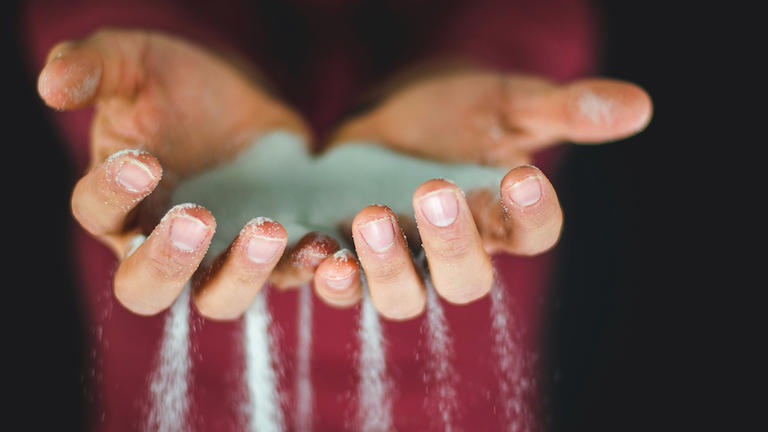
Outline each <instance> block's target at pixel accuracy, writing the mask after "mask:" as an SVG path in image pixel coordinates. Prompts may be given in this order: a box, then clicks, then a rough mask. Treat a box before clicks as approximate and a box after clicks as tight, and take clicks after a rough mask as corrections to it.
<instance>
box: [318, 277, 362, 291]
mask: <svg viewBox="0 0 768 432" xmlns="http://www.w3.org/2000/svg"><path fill="white" fill-rule="evenodd" d="M354 276H355V272H352V273H351V274H350V275H348V276H344V277H342V278H338V279H335V278H326V279H325V283H326V284H327V285H328V286H329V287H331V288H333V289H335V290H338V291H343V290H345V289H347V288H349V286H350V285H352V280H353V279H354Z"/></svg>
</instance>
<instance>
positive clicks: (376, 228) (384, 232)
mask: <svg viewBox="0 0 768 432" xmlns="http://www.w3.org/2000/svg"><path fill="white" fill-rule="evenodd" d="M360 233H361V234H362V235H363V240H365V242H366V243H368V246H370V247H371V249H373V250H375V251H376V252H383V251H385V250H387V249H388V248H389V247H390V246H392V243H394V241H395V231H394V229H393V228H392V219H390V218H381V219H376V220H373V221H370V222H368V223H366V224H365V225H363V226H361V227H360Z"/></svg>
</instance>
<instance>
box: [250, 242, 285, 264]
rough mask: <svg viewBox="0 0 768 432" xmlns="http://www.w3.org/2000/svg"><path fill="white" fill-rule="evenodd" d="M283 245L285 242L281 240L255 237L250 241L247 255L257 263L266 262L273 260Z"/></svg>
mask: <svg viewBox="0 0 768 432" xmlns="http://www.w3.org/2000/svg"><path fill="white" fill-rule="evenodd" d="M282 246H283V242H282V241H281V240H276V239H271V238H266V237H253V238H251V239H250V240H249V241H248V247H247V248H246V249H245V255H246V256H248V259H250V260H251V261H253V262H255V263H265V262H268V261H270V260H272V258H274V256H275V254H277V251H278V250H279V249H280V248H281V247H282Z"/></svg>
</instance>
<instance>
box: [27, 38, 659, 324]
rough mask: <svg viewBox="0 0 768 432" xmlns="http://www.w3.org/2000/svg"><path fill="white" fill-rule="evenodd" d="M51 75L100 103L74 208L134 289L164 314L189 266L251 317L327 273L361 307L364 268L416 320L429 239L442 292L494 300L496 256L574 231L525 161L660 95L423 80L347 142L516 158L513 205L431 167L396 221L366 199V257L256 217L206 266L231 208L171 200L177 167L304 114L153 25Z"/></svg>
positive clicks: (126, 300)
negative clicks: (219, 215)
mask: <svg viewBox="0 0 768 432" xmlns="http://www.w3.org/2000/svg"><path fill="white" fill-rule="evenodd" d="M38 90H39V92H40V95H41V97H42V98H43V99H44V100H45V102H46V103H47V104H48V105H49V106H51V107H53V108H56V109H59V110H73V109H79V108H83V107H86V106H91V105H94V106H95V108H96V112H95V117H94V120H93V123H92V134H91V166H90V169H89V172H88V173H87V174H86V175H85V176H84V177H83V178H81V179H80V180H79V182H78V183H77V185H76V186H75V190H74V192H73V195H72V212H73V214H74V216H75V218H76V219H77V221H78V222H79V223H80V224H81V225H82V226H83V228H85V229H86V230H87V231H88V232H90V233H91V234H92V235H93V236H95V237H96V238H98V239H99V240H100V241H102V242H103V243H104V244H106V245H107V246H109V247H110V248H111V249H112V250H113V251H114V252H115V254H116V255H117V256H118V257H120V259H121V263H120V265H119V267H118V270H117V272H116V274H115V280H114V287H115V294H116V296H117V298H118V300H119V301H120V302H121V303H122V304H123V305H124V306H126V307H127V308H128V309H129V310H131V311H133V312H135V313H137V314H142V315H150V314H155V313H158V312H160V311H162V310H164V309H165V308H167V307H169V306H170V305H171V304H172V303H173V301H174V300H175V298H176V297H177V296H178V294H179V293H180V292H181V290H182V288H183V287H184V285H185V284H186V282H187V281H188V280H190V278H191V279H192V281H193V287H194V296H193V298H194V303H195V305H196V307H197V309H198V310H199V312H200V313H201V314H202V315H204V316H206V317H209V318H212V319H221V320H227V319H236V318H237V317H239V316H240V315H241V314H242V313H243V312H244V311H245V309H246V308H247V307H248V306H249V304H250V303H251V301H252V300H253V299H254V298H255V296H256V294H257V293H258V291H259V290H260V288H261V286H262V285H263V284H264V282H266V281H267V280H269V281H271V282H272V283H274V284H275V285H277V286H278V287H289V286H297V285H299V284H301V283H303V282H307V281H309V280H314V285H315V288H316V291H317V294H318V295H319V296H320V298H322V299H323V300H324V301H326V302H327V303H329V304H331V305H334V306H339V307H346V306H351V305H353V304H355V303H357V301H359V299H360V297H361V294H362V293H361V286H360V271H361V268H360V266H362V269H363V270H365V276H366V278H367V281H368V286H369V289H370V293H371V298H372V300H373V303H374V305H375V306H376V308H377V310H378V311H379V312H380V313H381V314H382V315H383V316H385V317H387V318H391V319H408V318H412V317H415V316H417V315H418V314H420V313H421V311H422V310H423V309H424V307H425V303H426V295H425V290H424V282H423V280H422V279H421V277H420V273H419V272H418V271H417V269H416V267H415V266H414V263H413V262H412V258H411V253H410V251H409V248H408V244H407V241H409V240H413V239H415V238H417V237H420V242H421V244H423V247H424V250H425V252H426V257H427V261H428V264H429V268H430V273H431V277H432V280H433V283H434V285H435V288H436V290H437V292H438V293H439V294H440V295H441V296H442V297H443V298H445V299H446V300H447V301H450V302H453V303H467V302H470V301H473V300H475V299H478V298H480V297H482V296H483V295H485V294H487V293H488V291H489V290H490V287H491V284H492V280H493V269H492V266H491V261H490V258H489V254H493V253H496V252H506V253H512V254H520V255H534V254H538V253H541V252H543V251H546V250H547V249H549V248H551V247H552V246H553V245H554V244H555V243H556V242H557V239H558V237H559V234H560V230H561V226H562V211H561V209H560V205H559V203H558V200H557V195H556V193H555V191H554V189H553V187H552V185H551V183H550V182H549V180H548V179H547V178H546V177H545V176H544V174H543V173H542V172H541V171H539V170H538V169H537V168H535V167H533V166H531V165H527V164H528V162H529V161H530V155H531V153H532V152H534V151H536V150H540V149H543V148H546V147H548V146H552V145H554V144H556V143H558V142H561V141H564V140H568V141H574V142H580V143H600V142H606V141H611V140H616V139H619V138H623V137H626V136H629V135H631V134H634V133H636V132H638V131H640V130H642V129H643V128H644V127H645V126H646V125H647V123H648V122H649V120H650V117H651V102H650V98H649V97H648V95H647V94H646V92H645V91H643V90H642V89H641V88H639V87H637V86H635V85H633V84H629V83H625V82H619V81H614V80H606V79H591V80H582V81H577V82H574V83H571V84H568V85H565V86H560V85H556V84H553V83H551V82H549V81H546V80H544V79H540V78H535V77H530V76H510V75H503V74H498V73H492V72H488V71H479V70H473V71H463V72H457V73H453V74H446V75H441V76H434V77H432V78H429V79H422V80H419V81H416V82H412V83H410V84H408V85H406V86H403V87H401V88H399V89H398V90H396V91H394V92H392V93H390V94H389V95H388V96H387V97H386V98H384V99H383V101H382V102H381V103H380V104H378V105H377V106H376V107H374V109H373V110H371V111H369V112H368V113H366V114H364V115H362V116H359V117H357V118H354V119H352V120H349V121H347V122H346V123H345V124H343V125H341V127H340V128H339V129H338V130H337V132H336V134H335V135H334V139H333V140H332V142H331V145H335V144H337V143H343V142H344V141H348V140H352V139H355V140H371V141H376V142H380V143H383V144H385V145H388V146H390V147H392V148H393V149H395V150H398V151H402V152H405V153H409V154H414V155H418V156H422V157H426V158H431V159H436V160H442V161H461V162H479V163H487V164H493V165H501V166H507V167H514V168H512V169H511V170H510V171H509V172H508V173H507V175H506V176H505V177H504V179H503V180H502V181H501V184H500V197H501V202H499V200H498V198H497V194H496V192H495V191H487V190H478V191H468V193H467V195H466V196H465V195H464V194H463V193H462V191H460V190H459V189H458V188H457V187H456V186H455V185H453V184H452V183H450V182H447V181H445V180H438V179H435V180H429V181H427V182H425V183H423V184H422V185H421V186H419V187H418V188H417V189H416V191H415V192H414V194H413V207H414V216H415V220H413V221H412V220H409V219H407V218H403V219H401V221H398V219H397V217H396V216H395V215H394V214H393V213H392V211H391V210H390V209H388V208H387V207H383V206H369V207H366V208H364V209H362V210H360V212H359V213H358V214H357V215H356V217H355V218H354V221H353V222H352V226H351V232H352V237H353V240H354V245H355V251H356V253H357V258H358V259H359V264H358V261H357V260H355V258H354V256H353V255H352V253H351V252H349V251H346V250H341V251H339V250H338V249H339V245H338V243H337V242H336V241H335V240H333V239H332V238H330V237H328V236H327V235H324V234H322V233H310V234H308V235H307V236H305V237H304V238H302V239H301V240H300V241H299V242H297V244H295V245H290V246H289V245H287V234H286V232H285V229H284V228H283V227H282V226H281V225H280V224H279V223H278V222H277V221H271V220H264V219H255V220H254V221H252V222H250V223H248V224H247V225H246V226H245V227H244V228H243V230H242V231H241V232H240V234H239V235H238V237H237V238H236V239H235V240H234V241H233V242H232V244H231V245H230V247H229V248H228V249H227V250H226V251H225V252H223V253H222V255H221V256H219V257H218V258H217V259H216V260H214V261H213V263H212V264H211V265H210V266H205V268H203V267H204V266H201V262H202V259H203V256H204V255H205V253H206V250H207V248H208V244H209V243H210V241H211V238H212V236H213V233H214V231H215V227H216V221H215V219H214V217H213V215H212V214H211V213H210V212H208V211H207V210H206V209H204V208H202V207H199V206H193V205H192V206H177V207H174V208H173V209H171V210H169V211H167V212H166V210H167V202H168V198H169V196H170V191H172V190H173V188H174V185H175V184H177V183H178V181H179V179H182V178H184V177H185V176H188V175H191V174H194V173H197V172H200V171H203V170H206V169H210V168H212V167H215V166H216V165H217V164H219V163H221V162H223V161H227V160H231V159H233V158H235V157H236V156H237V155H238V154H239V153H240V152H241V151H242V150H243V149H244V148H245V147H246V146H247V145H249V144H250V143H252V142H253V139H254V137H256V136H258V135H260V134H263V133H266V132H269V131H271V130H274V129H287V130H291V131H294V132H296V133H298V134H300V135H303V136H304V137H306V138H307V139H309V137H310V133H309V131H308V128H307V127H306V125H305V123H304V122H303V121H302V119H301V118H300V116H298V115H297V114H296V113H295V112H294V111H293V110H291V109H290V108H288V107H287V106H285V105H284V104H282V103H281V102H280V101H279V100H278V99H276V98H275V97H273V96H272V95H270V94H268V93H267V92H266V91H265V90H264V88H263V87H262V86H260V85H259V83H258V82H257V80H255V79H253V78H252V77H251V76H249V74H248V72H247V71H246V70H245V69H241V68H239V67H238V66H236V64H235V63H234V62H229V61H227V60H225V59H223V58H220V57H217V56H216V55H214V54H212V53H210V52H208V51H206V50H204V49H202V48H200V47H198V46H194V45H191V44H189V43H187V42H184V41H182V40H179V39H176V38H174V37H171V36H168V35H163V34H158V33H151V32H144V31H125V30H107V31H101V32H98V33H96V34H94V35H93V36H91V37H89V38H87V39H85V40H81V41H70V42H63V43H61V44H58V45H57V46H55V47H54V48H53V49H52V50H51V52H50V54H49V56H48V61H47V64H46V66H45V68H44V69H43V71H42V72H41V74H40V77H39V82H38ZM126 149H134V150H135V151H122V150H126ZM392 175H393V176H396V175H397V173H392ZM254 216H258V215H254ZM158 221H159V223H158ZM412 222H416V224H413V223H412ZM403 232H405V233H407V234H408V240H406V237H404V236H403V235H402V233H403ZM147 233H151V234H149V236H148V237H146V241H144V242H143V243H141V244H140V243H139V242H137V239H143V237H142V236H143V235H144V234H147ZM416 244H418V242H416Z"/></svg>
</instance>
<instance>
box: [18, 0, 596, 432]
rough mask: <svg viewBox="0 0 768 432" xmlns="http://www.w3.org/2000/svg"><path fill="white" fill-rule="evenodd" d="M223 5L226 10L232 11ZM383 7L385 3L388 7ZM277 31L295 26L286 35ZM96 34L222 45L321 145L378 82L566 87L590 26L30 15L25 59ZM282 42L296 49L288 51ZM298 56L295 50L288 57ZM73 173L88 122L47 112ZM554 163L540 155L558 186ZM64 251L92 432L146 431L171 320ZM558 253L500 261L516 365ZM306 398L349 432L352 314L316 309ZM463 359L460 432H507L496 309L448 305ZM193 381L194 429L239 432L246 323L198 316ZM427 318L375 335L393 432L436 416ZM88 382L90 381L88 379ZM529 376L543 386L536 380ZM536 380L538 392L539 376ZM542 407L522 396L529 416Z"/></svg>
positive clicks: (78, 4) (583, 18) (103, 261)
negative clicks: (403, 74)
mask: <svg viewBox="0 0 768 432" xmlns="http://www.w3.org/2000/svg"><path fill="white" fill-rule="evenodd" d="M225 3H226V4H225ZM381 3H384V2H381ZM282 17H290V19H285V20H283V19H282ZM103 26H118V27H135V28H146V29H157V30H164V31H167V32H170V33H174V34H177V35H180V36H182V37H185V38H187V39H189V40H192V41H196V42H198V43H201V44H204V45H208V46H227V47H229V48H232V49H235V50H238V51H239V52H240V53H241V54H243V55H245V56H248V57H250V58H251V59H252V60H253V61H254V62H256V64H258V66H259V67H260V68H261V69H262V70H263V71H264V72H265V73H266V75H267V76H268V77H269V78H270V79H272V80H273V82H275V83H276V84H277V85H278V87H279V89H280V91H282V92H283V94H284V95H285V96H286V98H287V99H288V100H289V102H290V103H292V104H293V105H294V106H296V107H297V108H298V109H299V110H301V111H302V113H303V114H304V115H305V116H306V117H307V118H308V119H309V121H310V123H311V124H312V125H313V127H314V128H315V130H316V131H319V132H320V133H325V132H328V131H329V129H330V128H331V127H332V125H333V122H334V121H335V120H337V119H338V117H339V115H340V114H341V113H342V112H343V111H345V110H346V109H348V108H349V107H350V106H351V105H352V104H354V102H355V101H356V100H357V98H359V97H360V96H361V93H362V92H363V91H365V90H366V89H367V88H369V87H370V86H372V85H375V84H376V83H377V82H378V81H380V80H382V79H384V78H386V76H387V75H388V74H390V73H393V72H395V71H396V70H397V69H398V68H399V67H402V66H406V65H408V64H410V63H413V62H415V61H416V60H418V59H427V58H432V57H437V56H444V55H457V56H461V57H464V58H469V59H472V60H475V61H477V62H480V63H485V64H488V65H490V66H493V67H495V68H497V69H499V70H504V71H509V72H514V71H521V72H525V73H533V74H539V75H543V76H546V77H549V78H552V79H555V80H567V79H573V78H577V77H580V76H583V75H585V74H587V73H589V72H591V71H592V66H593V64H594V57H595V52H594V48H593V47H594V43H593V42H594V40H595V31H594V17H593V16H592V14H591V12H590V10H589V9H588V8H587V7H586V5H585V4H584V2H583V1H579V0H553V1H547V2H544V1H535V0H531V1H505V2H502V1H473V2H462V1H457V2H450V1H445V0H442V1H432V0H420V1H406V0H401V1H393V2H387V5H386V6H384V5H381V4H379V3H378V2H370V4H366V6H365V7H363V6H360V5H359V4H358V2H352V1H343V0H336V1H326V2H320V1H313V0H287V1H274V2H265V1H262V2H254V4H244V3H240V2H234V1H233V2H205V1H188V2H181V1H166V2H149V1H148V2H139V1H130V2H127V1H126V2H122V1H118V2H104V1H73V0H70V1H33V2H29V4H28V6H27V9H26V11H25V14H24V26H23V29H24V31H25V34H24V35H23V37H24V40H26V41H27V46H28V48H29V53H30V56H31V58H32V60H33V64H34V66H35V67H36V70H40V69H41V68H42V66H43V62H44V60H45V55H46V53H47V52H48V50H49V49H50V48H51V47H52V46H53V45H54V44H55V43H56V42H58V41H60V40H64V39H71V38H80V37H84V36H86V35H88V34H89V33H91V32H93V31H95V30H97V29H98V28H100V27H103ZM285 34H291V35H292V36H290V37H285V36H284V35H285ZM296 41H298V42H296ZM51 116H52V119H53V120H54V121H55V122H56V124H57V125H58V126H59V127H60V129H61V132H62V136H63V137H64V138H65V141H66V143H67V145H68V146H69V148H70V150H71V154H72V157H73V158H74V161H75V164H76V166H77V168H78V169H79V171H80V172H82V171H83V170H84V169H85V167H86V165H87V163H88V157H89V156H88V155H89V152H88V146H89V138H88V134H89V125H90V121H91V118H92V110H82V111H78V112H71V113H53V112H52V113H51ZM555 153H556V151H547V152H543V153H540V154H537V155H535V156H536V158H535V163H536V164H537V165H538V166H539V167H540V168H542V169H543V171H544V172H545V173H546V174H547V175H550V176H551V175H552V174H553V168H554V161H555V159H556V157H555V156H556V154H555ZM73 230H74V231H75V233H74V236H73V239H74V242H73V245H72V248H73V249H72V252H73V254H74V255H75V256H76V258H77V259H76V262H77V272H78V274H79V277H80V279H79V282H80V284H81V286H82V294H83V302H84V310H85V313H86V317H85V319H86V322H87V323H88V324H89V328H90V329H91V332H90V335H91V336H92V337H91V338H90V340H89V343H90V347H91V350H90V353H91V356H90V360H91V365H90V370H89V372H88V373H86V374H85V376H86V377H90V378H91V380H90V385H91V386H92V388H91V389H90V390H89V393H91V394H93V395H95V398H94V407H93V410H92V419H91V420H92V422H91V424H92V425H93V429H96V430H105V431H130V430H137V429H140V425H141V424H142V421H143V416H144V414H145V412H146V405H147V403H148V380H149V376H150V374H151V372H152V369H153V366H154V361H155V359H156V355H157V351H158V349H159V345H160V338H161V336H162V329H163V323H164V315H163V314H161V315H159V316H156V317H150V318H145V317H139V316H136V315H133V314H131V313H130V312H128V311H127V310H125V309H124V308H123V307H122V306H120V305H119V304H118V303H117V302H116V300H115V298H114V296H113V294H112V276H113V274H114V271H115V269H116V266H117V261H116V259H115V257H114V256H113V255H112V254H111V252H109V251H108V250H107V249H106V248H105V247H104V246H102V245H101V244H100V243H98V242H97V241H96V240H95V239H93V238H91V237H90V236H88V235H87V234H86V233H85V232H84V231H83V230H82V229H80V228H79V227H76V226H75V224H74V222H73ZM553 255H554V254H553V252H549V253H546V254H544V255H541V256H538V257H533V258H521V257H514V256H507V255H500V256H497V257H495V265H496V269H497V271H498V273H499V278H500V280H501V281H502V282H504V283H505V289H506V291H507V299H509V307H510V308H511V311H510V313H511V316H513V317H514V318H515V320H514V322H513V325H514V326H515V332H516V333H519V334H520V335H521V339H520V341H519V344H520V348H521V350H523V351H525V352H528V353H530V354H532V356H533V357H532V358H536V356H537V355H538V354H539V351H540V347H541V346H542V341H541V340H540V338H541V336H542V335H541V331H540V330H541V329H542V324H543V323H544V322H545V320H547V317H546V316H544V315H543V311H544V309H545V308H544V307H543V305H544V304H546V301H547V298H548V297H547V290H546V288H547V286H548V283H549V275H550V269H551V265H552V257H553ZM268 306H269V308H270V310H271V311H272V315H273V320H274V322H273V325H274V326H276V327H277V329H278V330H279V334H280V335H281V336H280V337H279V338H278V342H279V350H280V352H281V358H283V359H284V360H285V364H284V365H283V372H284V373H283V375H282V376H281V378H280V383H279V384H280V392H281V394H282V395H284V397H285V398H286V401H285V405H284V409H286V416H285V417H286V419H287V422H286V423H287V426H289V427H292V426H293V425H292V424H291V418H292V417H291V414H290V413H291V412H292V411H293V410H294V398H295V395H294V394H293V389H294V386H293V377H294V371H295V364H294V363H295V362H294V359H295V358H296V354H295V347H296V345H297V326H296V317H297V295H296V292H293V291H288V292H278V291H274V290H273V291H272V293H271V295H270V296H269V305H268ZM313 307H314V319H313V342H312V347H313V350H312V353H311V358H312V366H311V367H312V370H311V372H312V384H313V388H314V393H315V415H314V426H315V429H316V430H329V431H338V430H345V429H354V423H353V422H352V421H351V420H352V418H353V417H354V401H353V399H354V398H353V396H354V394H355V388H356V385H357V379H358V378H357V367H356V364H355V353H356V352H357V350H358V342H357V338H356V330H357V325H358V324H357V317H358V316H359V307H355V308H352V309H350V310H337V309H331V308H329V307H328V306H326V305H325V304H324V303H323V302H321V301H319V300H317V299H314V304H313ZM444 308H445V313H446V317H447V320H448V325H449V328H450V332H451V333H452V335H453V344H454V349H455V351H456V355H455V369H456V371H457V372H458V374H459V378H458V382H457V393H458V405H459V413H460V418H459V420H458V422H457V424H456V426H458V427H459V428H460V429H463V430H477V431H480V430H502V429H506V428H505V425H504V422H505V421H506V420H505V419H504V418H503V416H502V415H501V412H502V411H503V410H502V409H501V404H502V401H501V400H500V399H501V398H500V394H499V384H498V382H499V380H498V376H497V374H496V372H495V364H494V362H493V361H492V358H493V357H492V356H491V346H492V345H493V340H492V334H491V321H490V318H489V317H490V301H489V299H487V298H486V299H483V300H480V301H477V302H475V303H472V304H470V305H467V306H452V305H449V304H444ZM192 320H193V321H194V322H195V323H196V325H194V326H193V327H192V330H191V332H190V338H191V346H192V347H193V357H192V367H191V376H190V386H189V389H190V395H189V397H190V406H191V410H190V412H191V418H190V422H191V427H193V428H194V430H201V431H203V430H204V431H228V430H242V429H243V425H242V416H241V413H240V410H241V406H242V402H243V397H244V392H243V379H242V371H243V367H244V364H243V352H242V347H241V333H242V332H241V330H242V323H241V322H239V321H238V322H233V323H217V322H211V321H206V320H204V319H202V318H200V317H199V316H196V315H194V312H193V318H192ZM423 320H424V318H423V317H421V318H417V319H414V320H411V321H408V322H403V323H393V322H384V323H383V329H384V334H385V337H386V338H387V340H388V345H387V347H388V349H387V367H388V370H389V374H390V377H391V379H392V383H393V389H394V393H393V413H392V417H393V422H394V425H395V427H396V428H397V430H419V431H421V430H428V429H430V428H431V427H433V425H434V423H433V422H431V418H432V417H434V416H436V415H437V411H436V410H435V409H434V406H426V408H425V400H427V395H426V392H425V386H424V384H423V381H422V375H423V374H424V369H425V367H426V362H425V361H424V359H425V358H427V354H426V353H425V350H426V348H425V347H426V345H425V344H424V343H423V340H422V339H423V336H421V335H420V332H419V329H420V327H421V326H422V324H423ZM91 372H92V373H91ZM536 373H538V372H536ZM536 373H534V376H532V377H531V378H532V379H536V380H541V379H542V377H540V376H538V377H537V376H536ZM541 396H542V395H541V394H536V393H535V392H534V393H530V394H529V396H528V399H529V400H526V401H525V403H526V404H529V406H530V407H531V409H532V410H534V411H535V412H538V413H540V410H539V408H538V406H539V402H540V398H541Z"/></svg>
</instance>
